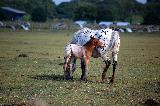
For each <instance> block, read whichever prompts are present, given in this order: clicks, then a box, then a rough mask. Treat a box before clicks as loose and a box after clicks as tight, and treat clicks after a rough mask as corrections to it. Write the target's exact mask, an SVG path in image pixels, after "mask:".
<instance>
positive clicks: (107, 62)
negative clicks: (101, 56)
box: [102, 59, 111, 82]
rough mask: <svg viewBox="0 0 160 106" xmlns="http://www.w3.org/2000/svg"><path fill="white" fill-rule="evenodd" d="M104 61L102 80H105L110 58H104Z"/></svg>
mask: <svg viewBox="0 0 160 106" xmlns="http://www.w3.org/2000/svg"><path fill="white" fill-rule="evenodd" d="M104 62H105V65H106V66H105V68H104V70H103V72H102V81H103V82H104V80H105V78H106V73H107V70H108V68H109V66H110V64H111V60H110V59H107V60H105V61H104Z"/></svg>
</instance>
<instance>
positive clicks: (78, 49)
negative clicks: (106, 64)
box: [64, 37, 103, 81]
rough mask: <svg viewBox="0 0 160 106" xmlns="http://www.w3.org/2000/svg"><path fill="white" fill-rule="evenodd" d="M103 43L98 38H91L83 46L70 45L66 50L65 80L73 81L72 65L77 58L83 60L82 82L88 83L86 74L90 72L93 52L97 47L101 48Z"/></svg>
mask: <svg viewBox="0 0 160 106" xmlns="http://www.w3.org/2000/svg"><path fill="white" fill-rule="evenodd" d="M101 46H103V43H102V42H100V41H99V40H98V39H97V38H94V37H90V40H89V41H88V42H87V43H86V44H84V45H83V46H80V45H77V44H69V45H67V46H66V47H65V50H64V59H65V63H64V77H65V79H67V80H69V79H73V72H74V70H72V64H71V63H73V61H74V60H75V59H77V58H79V59H81V69H82V75H81V80H83V81H86V72H87V71H88V64H89V60H90V57H91V55H92V51H93V49H94V48H95V47H101Z"/></svg>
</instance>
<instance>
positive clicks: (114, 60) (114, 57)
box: [110, 53, 117, 83]
mask: <svg viewBox="0 0 160 106" xmlns="http://www.w3.org/2000/svg"><path fill="white" fill-rule="evenodd" d="M112 57H113V64H112V65H113V74H112V77H111V80H110V83H113V82H114V77H115V71H116V68H117V54H115V53H112Z"/></svg>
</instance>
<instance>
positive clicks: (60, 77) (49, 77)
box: [31, 74, 64, 81]
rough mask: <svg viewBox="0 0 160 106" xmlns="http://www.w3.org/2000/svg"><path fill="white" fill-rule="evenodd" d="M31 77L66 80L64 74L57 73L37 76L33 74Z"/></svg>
mask: <svg viewBox="0 0 160 106" xmlns="http://www.w3.org/2000/svg"><path fill="white" fill-rule="evenodd" d="M31 78H32V79H36V80H52V81H63V80H64V77H63V75H55V74H51V75H35V76H32V77H31Z"/></svg>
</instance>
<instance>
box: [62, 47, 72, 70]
mask: <svg viewBox="0 0 160 106" xmlns="http://www.w3.org/2000/svg"><path fill="white" fill-rule="evenodd" d="M71 53H72V48H71V44H69V45H67V46H66V47H65V48H64V59H65V63H64V67H63V68H64V71H66V70H67V66H68V63H69V60H70V57H71Z"/></svg>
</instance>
